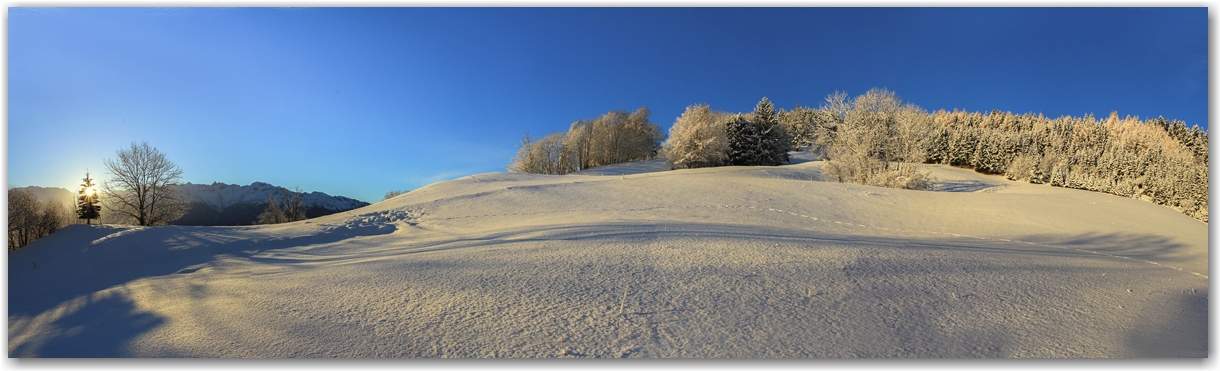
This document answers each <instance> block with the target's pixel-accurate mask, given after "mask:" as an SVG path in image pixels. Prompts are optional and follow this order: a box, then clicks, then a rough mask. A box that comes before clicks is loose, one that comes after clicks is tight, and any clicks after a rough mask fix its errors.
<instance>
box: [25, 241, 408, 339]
mask: <svg viewBox="0 0 1220 371" xmlns="http://www.w3.org/2000/svg"><path fill="white" fill-rule="evenodd" d="M393 231H394V227H393V226H392V225H382V226H379V227H350V226H338V227H336V228H332V229H329V230H323V231H320V232H319V233H316V234H310V235H304V236H298V237H292V238H280V239H265V238H266V236H265V235H263V234H262V233H260V232H259V231H258V229H257V228H251V227H191V226H161V227H145V228H138V227H136V228H132V229H126V228H116V227H111V226H84V225H72V226H68V227H67V228H64V229H62V230H60V231H58V232H56V233H54V234H52V235H50V236H48V237H45V238H43V239H40V240H38V241H35V242H34V243H32V244H30V245H29V246H27V247H25V248H22V249H21V250H18V251H15V252H13V253H10V254H9V272H8V275H9V295H8V304H9V307H8V310H9V311H8V314H9V318H10V323H11V322H12V318H14V317H22V316H31V317H32V316H37V315H38V314H39V313H42V312H44V311H46V310H49V309H52V308H55V307H56V306H58V305H59V304H60V303H63V302H66V301H69V300H73V299H75V298H78V297H82V296H88V295H90V294H92V293H94V292H97V291H100V290H104V289H107V288H110V287H114V286H117V285H122V284H124V283H127V282H131V281H134V280H138V279H141V278H147V277H157V276H163V275H168V274H175V273H190V272H193V271H194V270H197V269H198V268H199V267H200V265H202V264H205V263H209V262H212V261H214V260H215V259H216V258H218V257H224V256H235V257H248V256H251V255H254V254H258V253H260V252H263V251H267V250H275V249H284V248H292V247H299V246H306V245H317V244H328V243H335V242H339V241H343V240H347V239H351V238H355V237H363V236H373V235H381V234H387V233H391V232H393ZM35 264H36V265H37V267H36V268H35Z"/></svg>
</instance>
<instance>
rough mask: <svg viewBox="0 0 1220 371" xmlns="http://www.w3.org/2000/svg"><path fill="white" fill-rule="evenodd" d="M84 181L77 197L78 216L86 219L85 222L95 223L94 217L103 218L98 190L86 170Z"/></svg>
mask: <svg viewBox="0 0 1220 371" xmlns="http://www.w3.org/2000/svg"><path fill="white" fill-rule="evenodd" d="M84 181H85V182H84V183H81V185H80V186H81V189H80V195H79V196H77V197H76V216H77V217H78V219H84V220H85V224H93V223H92V222H93V219H98V218H101V216H102V213H101V207H100V206H99V205H98V204H97V190H96V189H94V188H93V187H94V184H93V179H92V178H90V177H89V172H85V179H84Z"/></svg>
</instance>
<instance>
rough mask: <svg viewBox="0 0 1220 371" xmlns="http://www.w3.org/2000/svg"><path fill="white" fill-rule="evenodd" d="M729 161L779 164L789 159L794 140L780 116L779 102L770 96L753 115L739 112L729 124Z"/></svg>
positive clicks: (742, 163) (737, 163)
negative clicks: (778, 115) (774, 102)
mask: <svg viewBox="0 0 1220 371" xmlns="http://www.w3.org/2000/svg"><path fill="white" fill-rule="evenodd" d="M725 134H726V137H727V139H728V142H729V143H728V144H729V151H728V157H729V162H730V163H732V164H733V165H745V166H756V165H766V166H775V165H779V164H782V163H785V162H788V149H789V148H791V140H790V139H789V137H788V133H787V130H786V129H785V128H784V126H782V125H780V124H779V120H778V119H777V118H776V113H775V105H773V104H771V101H770V100H769V99H767V98H766V97H763V99H762V100H761V101H759V102H758V104H757V105H756V106H755V108H754V112H753V115H750V116H748V117H747V116H746V115H740V114H739V115H736V116H733V117H732V118H731V119H730V120H729V121H728V123H727V124H725Z"/></svg>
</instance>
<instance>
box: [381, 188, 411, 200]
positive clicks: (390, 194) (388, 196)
mask: <svg viewBox="0 0 1220 371" xmlns="http://www.w3.org/2000/svg"><path fill="white" fill-rule="evenodd" d="M407 192H410V190H393V191H389V192H386V193H385V197H382V198H381V200H382V201H385V200H388V199H391V198H394V197H398V196H401V195H404V194H406V193H407Z"/></svg>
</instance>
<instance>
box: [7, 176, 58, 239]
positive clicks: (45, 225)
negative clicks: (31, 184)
mask: <svg viewBox="0 0 1220 371" xmlns="http://www.w3.org/2000/svg"><path fill="white" fill-rule="evenodd" d="M71 210H72V209H71V208H69V207H68V206H67V205H64V204H61V203H58V202H54V201H50V200H40V199H38V197H37V196H35V195H34V193H33V192H30V191H28V190H24V189H10V190H8V251H9V252H12V251H14V250H17V249H20V248H22V247H25V246H26V245H29V244H30V242H34V240H36V239H39V238H42V237H46V236H47V235H49V234H51V233H54V232H55V230H57V229H59V228H63V227H64V226H66V225H68V224H69V223H71V222H72V219H73V218H72V217H71V215H72V211H71Z"/></svg>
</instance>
